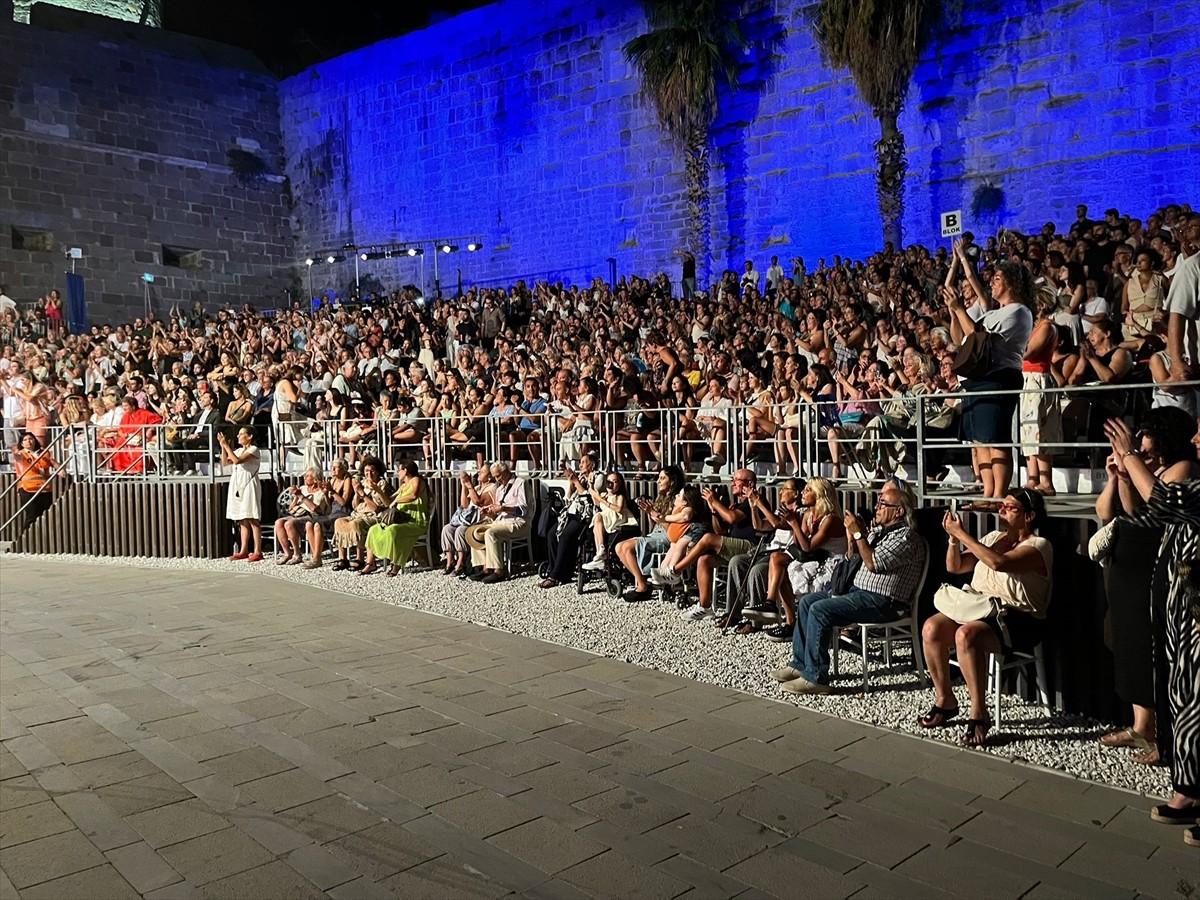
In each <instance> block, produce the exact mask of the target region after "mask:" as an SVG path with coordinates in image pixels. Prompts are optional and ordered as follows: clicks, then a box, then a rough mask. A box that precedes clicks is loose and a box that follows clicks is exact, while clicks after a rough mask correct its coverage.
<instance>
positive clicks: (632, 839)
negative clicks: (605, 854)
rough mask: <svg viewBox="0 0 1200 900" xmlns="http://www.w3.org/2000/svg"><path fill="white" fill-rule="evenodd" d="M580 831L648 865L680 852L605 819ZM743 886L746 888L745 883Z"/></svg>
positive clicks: (585, 835)
mask: <svg viewBox="0 0 1200 900" xmlns="http://www.w3.org/2000/svg"><path fill="white" fill-rule="evenodd" d="M579 833H580V834H581V835H583V836H584V837H587V838H592V839H593V840H597V841H599V842H600V843H602V844H606V845H607V846H609V847H611V848H613V849H614V850H616V851H617V852H618V853H620V854H621V855H623V856H627V857H629V858H630V859H632V860H635V861H637V862H640V863H642V864H643V865H647V866H652V865H654V864H655V863H659V862H662V861H663V860H664V859H670V858H671V857H672V856H675V855H676V854H677V853H678V852H679V850H678V849H677V848H675V847H671V846H668V845H667V844H664V843H662V842H661V841H658V840H655V839H654V838H652V837H650V836H649V835H646V834H638V833H636V832H633V831H630V830H629V829H627V828H622V827H621V826H620V825H614V824H613V823H612V822H606V821H604V820H603V819H601V820H598V821H596V822H593V823H592V824H591V825H585V826H584V827H583V828H580V829H579ZM742 887H743V889H744V888H745V885H743V886H742Z"/></svg>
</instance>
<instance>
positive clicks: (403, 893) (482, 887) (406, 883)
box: [380, 856, 509, 900]
mask: <svg viewBox="0 0 1200 900" xmlns="http://www.w3.org/2000/svg"><path fill="white" fill-rule="evenodd" d="M380 884H381V885H382V886H383V887H385V888H387V889H388V890H389V891H391V892H392V894H394V895H395V896H396V897H421V898H424V900H458V898H462V900H471V898H478V900H492V898H495V897H503V896H505V895H506V894H508V893H509V889H508V888H507V887H506V886H505V885H503V884H500V883H499V882H496V881H493V880H491V879H488V878H486V877H483V876H482V875H481V874H480V873H479V872H478V871H472V867H470V866H466V865H463V864H462V863H459V862H457V861H454V860H451V859H449V858H447V857H444V856H443V857H440V858H438V859H434V860H430V861H429V862H425V863H421V864H420V865H417V866H414V867H413V868H411V869H407V870H405V871H403V872H400V873H398V874H396V875H392V876H390V877H388V878H385V879H383V881H381V882H380Z"/></svg>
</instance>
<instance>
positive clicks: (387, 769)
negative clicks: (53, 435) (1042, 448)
mask: <svg viewBox="0 0 1200 900" xmlns="http://www.w3.org/2000/svg"><path fill="white" fill-rule="evenodd" d="M0 600H2V603H0V742H2V745H0V900H7V898H9V897H18V896H19V897H30V898H32V897H52V898H68V900H69V898H74V897H79V898H84V897H86V898H89V900H93V898H108V897H137V896H143V897H148V898H174V897H217V898H240V897H246V898H274V897H326V896H328V897H335V898H359V897H362V898H371V897H420V898H426V897H430V898H433V897H501V896H510V895H520V896H527V897H542V898H572V897H583V896H593V897H633V896H636V897H639V898H643V897H645V898H653V897H664V898H665V897H677V896H687V897H695V898H707V897H733V896H741V897H745V898H751V897H761V896H780V897H796V896H819V897H849V896H852V895H853V896H855V897H859V898H864V900H865V898H867V897H874V896H892V897H921V898H927V897H929V898H932V897H943V896H951V895H973V896H979V897H1020V896H1029V897H1043V896H1062V895H1072V896H1105V897H1107V896H1135V895H1149V896H1157V897H1188V896H1195V891H1196V887H1195V886H1196V885H1197V884H1198V883H1200V876H1198V872H1200V869H1198V867H1197V862H1198V861H1200V855H1198V854H1197V853H1195V852H1193V851H1190V850H1188V848H1186V847H1184V846H1183V844H1182V836H1181V834H1180V833H1179V831H1178V830H1177V829H1172V828H1170V827H1167V826H1162V825H1155V824H1153V823H1152V822H1150V821H1149V818H1148V816H1147V812H1146V807H1147V802H1146V801H1144V800H1142V799H1140V798H1136V797H1133V796H1132V795H1130V794H1125V793H1121V792H1117V791H1114V790H1111V789H1108V788H1104V787H1100V786H1095V785H1090V784H1087V783H1083V782H1078V781H1073V780H1070V779H1067V778H1064V777H1062V776H1060V775H1056V774H1052V773H1048V772H1042V771H1038V770H1034V769H1030V768H1025V767H1020V766H1017V765H1014V764H1011V763H1005V762H1001V761H997V760H994V759H988V758H984V757H981V756H980V755H978V754H972V753H970V752H968V751H960V750H956V749H953V748H948V747H945V746H941V745H937V744H934V743H932V742H928V741H922V740H920V739H915V738H910V737H905V736H902V735H898V734H893V733H890V732H885V731H879V730H876V729H873V728H870V727H868V726H865V725H859V724H856V723H852V722H847V721H842V720H838V719H832V718H827V717H822V716H818V715H816V714H813V713H810V712H807V711H805V710H802V709H799V708H797V707H795V706H793V705H791V704H782V703H773V702H770V701H766V700H762V699H758V698H754V697H749V696H746V695H742V694H738V693H735V692H732V691H728V690H724V689H721V688H717V687H712V686H708V685H703V684H697V683H695V682H691V681H688V680H686V679H683V678H679V677H676V676H673V675H666V674H663V673H660V672H655V671H649V670H644V669H639V668H637V667H635V666H631V665H628V664H625V663H621V662H617V661H614V660H609V659H604V658H599V657H595V656H590V655H588V654H586V653H582V652H580V651H576V650H570V649H564V648H561V647H557V646H555V645H552V644H546V643H540V642H537V641H533V640H530V639H528V638H524V637H519V636H515V635H510V634H505V633H502V632H497V631H492V630H490V629H486V628H483V627H480V626H476V625H472V624H469V623H462V622H457V621H454V620H451V619H445V618H440V617H437V616H432V615H429V614H426V613H419V612H414V611H410V610H406V609H402V608H397V607H395V606H390V605H384V604H378V603H373V602H370V601H367V600H363V599H360V598H355V597H349V596H344V595H340V594H334V593H329V592H325V591H321V590H316V589H309V588H304V587H301V586H297V585H291V584H286V583H284V582H281V581H278V580H276V579H273V578H270V577H268V576H263V575H251V574H246V575H228V574H222V573H212V572H204V571H197V572H193V573H175V572H171V573H167V572H149V571H146V570H139V569H133V568H130V569H124V568H114V567H111V566H104V567H100V566H87V565H66V564H62V563H54V562H40V561H38V562H32V561H15V560H5V561H3V562H2V563H0Z"/></svg>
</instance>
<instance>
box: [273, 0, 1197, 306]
mask: <svg viewBox="0 0 1200 900" xmlns="http://www.w3.org/2000/svg"><path fill="white" fill-rule="evenodd" d="M947 5H948V6H955V4H947ZM779 6H780V9H781V12H780V13H779V14H778V15H776V16H770V15H762V14H760V15H759V16H758V17H757V18H755V19H754V20H753V21H752V22H751V23H750V29H749V31H750V33H751V35H752V36H753V37H755V38H758V39H770V38H772V37H773V36H774V37H775V38H776V39H777V40H776V46H777V47H778V51H779V52H778V58H777V63H776V64H775V65H769V64H766V65H764V64H763V63H761V62H760V61H758V60H757V58H756V57H755V56H753V55H751V56H747V57H746V58H745V65H744V66H743V71H742V80H743V82H744V84H745V88H746V89H745V90H743V91H740V92H738V93H736V94H734V95H732V96H731V95H728V94H726V95H725V96H723V98H722V102H721V112H720V116H719V118H718V121H717V123H716V127H715V129H714V135H713V141H712V150H713V154H712V158H713V163H714V168H713V173H712V198H713V207H712V213H713V215H712V234H711V242H710V246H711V255H712V258H713V262H714V265H715V267H716V268H718V269H719V268H723V267H725V266H730V267H733V268H739V269H740V267H741V262H742V261H743V260H744V259H746V258H753V259H755V260H757V261H758V262H759V269H760V270H762V269H763V268H765V260H766V258H767V257H768V256H769V255H771V254H777V255H779V256H780V257H781V258H782V259H784V260H787V259H789V258H790V257H792V256H795V255H797V254H799V255H803V256H805V257H808V258H815V257H817V256H820V255H827V254H831V253H835V252H841V253H843V254H851V255H855V256H861V255H863V254H865V253H867V252H869V251H871V250H872V249H874V248H876V247H878V246H879V243H880V236H879V235H880V230H879V224H878V214H877V206H876V199H875V186H874V154H873V150H872V144H873V142H874V140H875V139H876V138H877V136H878V126H877V124H876V123H875V121H874V120H873V119H872V117H871V116H870V114H869V112H868V111H867V109H866V108H865V107H864V106H863V104H862V103H861V101H859V100H858V99H857V96H856V94H855V91H854V88H853V85H852V83H851V82H850V80H849V78H848V76H846V75H844V74H842V73H839V74H836V75H835V74H833V73H831V72H830V71H829V70H828V69H827V68H826V66H825V65H824V63H823V62H822V60H821V57H820V54H819V52H818V51H817V49H816V47H815V46H814V44H813V40H812V37H811V29H810V27H809V25H808V14H809V10H808V9H807V8H801V7H796V8H790V7H789V8H785V7H784V5H782V4H780V5H779ZM957 6H960V7H967V8H968V9H967V12H965V13H961V14H960V15H966V16H967V18H966V19H965V20H963V21H958V22H954V23H951V24H952V27H951V29H950V30H949V31H948V33H947V34H946V35H945V36H944V38H943V39H942V40H941V41H939V42H938V43H937V44H936V45H935V47H934V48H933V49H932V50H931V51H930V52H929V53H928V54H927V56H926V58H925V59H923V60H922V62H921V64H920V66H919V67H918V70H917V72H916V78H915V84H914V85H913V88H912V91H911V93H910V95H909V99H908V104H907V106H906V108H905V111H904V113H903V116H902V119H901V127H902V129H903V131H904V133H905V136H906V139H907V143H908V147H909V151H910V155H909V164H910V169H909V174H908V179H907V188H906V202H907V208H906V216H905V221H904V225H905V235H906V239H907V240H909V241H920V242H927V243H933V242H936V241H937V240H938V239H939V235H938V230H937V223H938V218H937V217H938V213H939V212H941V211H948V210H953V209H962V210H963V212H964V216H965V218H966V224H967V227H968V228H972V227H974V228H976V230H994V229H995V228H996V226H998V225H1005V226H1009V227H1016V228H1021V229H1035V228H1038V227H1040V226H1041V224H1042V223H1043V222H1044V221H1046V219H1047V218H1052V219H1054V220H1055V221H1058V222H1062V223H1064V224H1065V223H1066V222H1068V221H1070V219H1071V217H1072V215H1073V208H1074V205H1075V203H1076V202H1084V203H1088V204H1090V205H1091V206H1092V208H1093V211H1095V210H1097V209H1100V210H1102V209H1103V208H1105V207H1107V206H1117V207H1120V208H1121V209H1122V210H1127V211H1129V212H1131V213H1133V214H1139V215H1144V214H1145V213H1146V212H1148V211H1149V210H1150V209H1152V208H1153V207H1154V206H1155V205H1157V204H1162V203H1165V202H1168V201H1171V200H1175V199H1189V198H1190V199H1191V200H1192V201H1195V200H1196V199H1197V196H1198V195H1200V190H1198V187H1200V173H1198V171H1197V169H1198V163H1197V158H1198V154H1197V147H1200V101H1198V99H1197V96H1196V94H1195V91H1194V90H1190V88H1189V84H1191V83H1192V81H1193V80H1192V79H1191V78H1190V76H1189V75H1188V73H1194V72H1196V71H1197V70H1200V37H1198V35H1200V12H1197V7H1196V6H1195V4H1194V3H1193V2H1191V0H1163V2H1161V3H1158V4H1151V5H1149V6H1148V5H1146V4H1143V3H1136V2H1129V0H1097V2H1094V3H1080V2H1076V0H1064V2H1057V0H1043V2H1035V0H1026V2H1022V3H1020V4H1010V3H1000V2H998V0H997V2H991V3H989V2H982V3H976V4H958V5H957ZM1015 7H1017V8H1015ZM642 28H643V20H642V14H641V12H640V5H639V4H637V3H634V2H628V0H626V2H615V3H614V2H608V0H604V2H601V0H568V2H562V3H556V4H554V5H553V6H549V5H547V4H529V3H526V2H524V0H502V2H499V3H497V4H494V5H492V6H489V7H486V8H483V9H479V10H475V11H473V12H469V13H465V14H462V15H459V16H457V17H455V18H453V19H450V20H447V21H444V22H441V23H439V24H437V25H435V26H433V27H431V28H428V29H425V30H424V31H420V32H417V33H414V34H410V35H407V36H404V37H401V38H397V39H394V40H388V41H384V42H381V43H379V44H376V45H374V46H371V47H368V48H365V49H363V50H360V51H357V52H354V53H351V54H348V55H346V56H343V57H340V58H338V59H335V60H331V61H329V62H327V63H323V64H321V65H318V66H316V67H314V68H312V69H310V70H308V71H306V72H304V73H301V74H300V75H298V76H296V77H294V78H292V79H289V80H287V81H285V82H283V84H282V86H281V110H282V127H283V133H284V143H285V146H286V147H287V154H288V159H287V172H288V174H289V176H290V177H291V180H292V184H293V187H294V191H295V196H296V200H297V207H296V216H297V223H298V228H299V232H298V238H297V241H298V243H297V249H298V250H299V251H301V252H303V250H304V248H306V247H307V248H310V249H316V248H319V247H325V246H341V245H342V244H343V243H345V242H350V241H354V242H358V243H360V244H362V243H367V242H378V241H392V240H396V241H415V240H431V239H436V238H441V237H444V236H461V235H472V236H479V237H482V238H483V240H484V241H485V248H486V249H485V251H484V252H483V253H481V254H473V255H471V256H466V255H463V256H461V257H460V256H458V255H455V256H451V257H442V258H441V262H442V264H443V266H444V267H446V266H449V267H450V276H451V277H450V278H447V272H446V271H443V273H442V275H443V277H442V281H443V283H446V282H447V281H448V280H452V279H453V273H454V271H455V270H456V269H459V268H461V269H462V270H463V275H464V277H465V278H466V279H467V280H486V279H489V278H496V279H503V278H512V277H517V276H535V277H536V276H548V277H563V278H566V279H569V280H574V281H576V282H579V281H583V280H585V279H587V278H590V277H594V276H597V275H600V276H607V272H608V267H607V264H606V262H605V261H606V259H607V258H608V257H615V258H616V259H617V261H618V267H619V269H620V271H623V272H629V271H638V272H652V271H655V270H658V269H666V270H667V271H669V272H672V273H677V271H678V263H677V261H676V260H674V259H673V257H672V255H671V254H672V251H673V250H675V249H676V248H677V247H680V246H682V244H683V242H684V236H685V227H684V211H685V207H684V202H683V199H682V196H681V194H682V185H683V177H682V165H681V163H680V160H679V157H678V156H677V155H676V154H674V153H673V152H672V148H671V147H670V146H669V145H668V144H667V143H666V142H665V140H664V139H663V138H662V136H661V134H660V132H659V129H658V127H657V124H656V122H655V119H654V116H653V113H652V111H650V110H648V109H645V108H643V107H642V105H641V104H640V102H639V99H638V96H637V94H638V81H637V76H636V74H635V72H634V71H633V70H632V68H631V67H630V66H629V65H628V64H627V63H626V62H625V61H624V59H623V57H622V53H621V46H622V45H623V44H624V43H625V42H626V41H627V40H629V39H630V38H631V37H633V36H634V35H636V34H638V33H639V32H640V30H641V29H642ZM984 184H991V185H994V186H995V187H998V188H999V189H1000V190H1001V191H1002V192H1003V202H1002V203H1001V204H1000V205H999V207H998V208H996V209H991V210H989V211H987V212H986V213H985V214H983V215H981V216H980V217H975V218H974V219H973V217H972V215H971V212H970V210H971V207H972V201H973V197H974V196H975V192H976V190H977V189H978V188H979V187H980V186H982V185H984ZM347 265H348V264H341V266H340V267H323V266H317V267H314V268H315V271H314V278H315V279H316V284H317V286H318V287H321V286H323V285H326V286H334V287H337V286H342V285H345V284H346V283H347V280H348V278H352V277H353V273H352V272H350V273H349V275H348V274H347V269H346V268H345V267H346V266H347ZM368 271H369V272H370V273H371V274H376V275H378V276H379V277H381V278H382V280H383V281H384V282H385V283H388V282H390V281H392V280H395V279H403V280H416V278H417V276H418V272H417V270H416V269H415V268H413V264H412V263H411V262H407V261H406V262H403V263H398V264H397V263H393V262H390V261H380V262H372V263H369V264H364V266H363V273H364V274H367V273H368ZM427 278H428V279H432V273H431V271H429V272H427Z"/></svg>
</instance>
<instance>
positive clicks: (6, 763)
mask: <svg viewBox="0 0 1200 900" xmlns="http://www.w3.org/2000/svg"><path fill="white" fill-rule="evenodd" d="M28 773H29V770H28V769H27V768H25V766H24V765H22V764H21V761H20V760H18V759H17V758H16V757H15V756H13V755H12V753H11V752H10V751H9V750H8V748H7V747H5V746H4V745H3V744H0V782H3V781H6V780H7V779H9V778H17V777H20V776H21V775H27V774H28Z"/></svg>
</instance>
